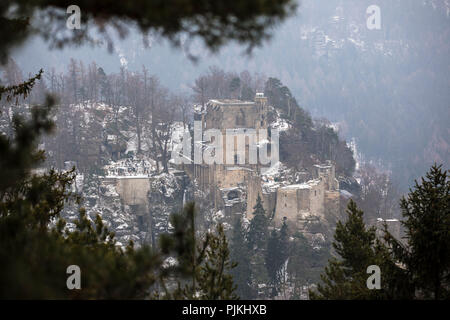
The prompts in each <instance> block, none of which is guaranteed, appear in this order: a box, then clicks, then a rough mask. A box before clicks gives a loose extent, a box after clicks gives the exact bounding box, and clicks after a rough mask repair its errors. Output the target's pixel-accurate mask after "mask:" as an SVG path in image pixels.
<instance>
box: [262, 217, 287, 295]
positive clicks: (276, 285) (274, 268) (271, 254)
mask: <svg viewBox="0 0 450 320" xmlns="http://www.w3.org/2000/svg"><path fill="white" fill-rule="evenodd" d="M288 258H289V234H288V227H287V224H286V218H284V219H283V224H282V226H281V229H280V231H279V232H278V231H277V230H275V229H274V230H272V232H271V235H270V238H269V241H268V243H267V254H266V268H267V273H268V275H269V279H270V283H271V285H272V293H271V294H272V296H276V295H277V294H278V293H279V291H280V287H281V285H282V284H283V282H284V280H285V279H284V278H285V273H286V270H284V267H285V263H286V260H287V259H288Z"/></svg>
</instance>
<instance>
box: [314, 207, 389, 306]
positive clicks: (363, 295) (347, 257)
mask: <svg viewBox="0 0 450 320" xmlns="http://www.w3.org/2000/svg"><path fill="white" fill-rule="evenodd" d="M347 214H348V220H347V221H346V222H345V223H342V222H341V221H339V222H338V223H337V226H336V232H335V235H334V242H333V248H334V250H335V251H336V253H337V255H339V256H340V259H337V258H331V259H330V260H329V264H328V266H327V267H326V268H325V274H323V275H321V279H322V282H323V283H321V284H319V285H318V286H317V292H310V297H311V298H312V299H333V300H334V299H382V298H386V297H387V294H386V290H385V289H384V288H383V283H382V289H381V290H369V289H368V288H367V284H366V281H367V278H368V277H369V275H368V274H367V273H366V272H367V267H368V266H370V265H378V266H380V268H381V266H384V265H385V264H386V262H385V259H386V255H385V254H384V253H385V252H386V251H385V248H384V247H383V246H382V245H381V244H380V243H379V241H377V240H376V235H375V227H371V228H366V226H365V224H364V221H363V212H362V211H361V210H359V209H358V208H357V206H356V204H355V202H353V200H350V202H349V204H348V207H347ZM383 274H384V273H383Z"/></svg>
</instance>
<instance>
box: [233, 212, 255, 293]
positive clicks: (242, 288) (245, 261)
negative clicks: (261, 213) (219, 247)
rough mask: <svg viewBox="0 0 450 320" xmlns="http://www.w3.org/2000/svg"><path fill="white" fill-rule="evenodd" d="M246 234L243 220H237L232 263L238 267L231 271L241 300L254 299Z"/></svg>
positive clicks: (234, 227)
mask: <svg viewBox="0 0 450 320" xmlns="http://www.w3.org/2000/svg"><path fill="white" fill-rule="evenodd" d="M245 236H246V232H245V230H244V228H243V226H242V219H237V220H236V223H235V224H234V226H233V235H232V241H231V247H230V249H231V261H233V262H236V263H237V266H236V268H234V269H233V270H232V271H231V274H232V275H233V280H234V283H235V284H236V286H237V288H236V294H237V295H238V296H239V297H240V298H241V299H252V298H253V294H252V289H251V286H250V285H251V268H250V251H249V250H248V243H247V240H246V238H245Z"/></svg>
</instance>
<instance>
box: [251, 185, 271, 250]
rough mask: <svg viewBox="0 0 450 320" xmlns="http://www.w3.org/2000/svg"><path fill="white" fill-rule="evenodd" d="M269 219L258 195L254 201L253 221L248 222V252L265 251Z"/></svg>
mask: <svg viewBox="0 0 450 320" xmlns="http://www.w3.org/2000/svg"><path fill="white" fill-rule="evenodd" d="M268 226H269V219H268V218H267V215H266V211H265V210H264V207H263V205H262V200H261V197H260V195H259V194H258V197H257V199H256V205H255V206H254V207H253V219H252V221H251V222H250V228H249V232H248V242H249V245H250V250H260V251H264V252H265V251H266V248H267V239H268V236H269V229H268Z"/></svg>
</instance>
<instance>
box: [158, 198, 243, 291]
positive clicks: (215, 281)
mask: <svg viewBox="0 0 450 320" xmlns="http://www.w3.org/2000/svg"><path fill="white" fill-rule="evenodd" d="M171 223H172V225H173V226H174V229H175V230H174V231H175V232H174V233H172V234H164V235H162V236H161V238H160V241H161V244H160V246H161V248H162V252H163V253H164V254H166V255H172V256H174V257H176V260H177V263H176V264H174V265H172V266H168V267H166V268H164V269H163V272H162V273H161V275H160V278H159V281H160V283H161V285H162V288H163V290H164V292H156V293H155V294H154V297H156V298H164V299H188V300H193V299H200V300H223V299H225V300H230V299H237V296H236V295H235V289H236V287H235V285H234V283H233V277H232V275H231V270H232V269H233V268H234V267H235V264H234V263H233V262H231V261H230V257H229V255H230V252H229V249H228V241H227V239H226V237H225V233H224V231H223V227H222V225H220V224H219V225H218V226H217V228H216V232H215V233H212V232H208V233H206V235H205V236H204V239H203V240H202V241H200V240H199V239H198V237H197V235H196V222H195V205H194V203H189V204H187V205H186V206H185V208H184V209H183V212H181V213H179V214H174V215H172V217H171ZM174 271H175V274H179V275H181V276H182V277H178V278H176V279H175V280H176V282H177V284H176V288H175V289H174V290H170V289H169V286H168V285H167V284H168V283H169V284H170V283H173V282H174V278H173V273H174Z"/></svg>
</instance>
